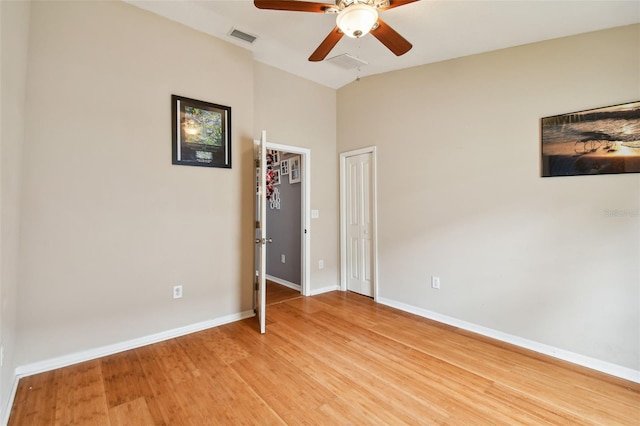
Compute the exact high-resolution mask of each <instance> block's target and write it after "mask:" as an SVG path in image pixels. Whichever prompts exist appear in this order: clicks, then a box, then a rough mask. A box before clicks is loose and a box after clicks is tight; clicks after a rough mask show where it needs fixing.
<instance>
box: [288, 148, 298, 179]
mask: <svg viewBox="0 0 640 426" xmlns="http://www.w3.org/2000/svg"><path fill="white" fill-rule="evenodd" d="M299 182H300V156H299V155H296V156H295V157H291V158H289V183H290V184H291V183H299Z"/></svg>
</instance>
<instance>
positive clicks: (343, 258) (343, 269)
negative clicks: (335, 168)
mask: <svg viewBox="0 0 640 426" xmlns="http://www.w3.org/2000/svg"><path fill="white" fill-rule="evenodd" d="M361 154H371V164H372V167H371V192H372V194H371V199H372V200H371V203H372V205H373V206H372V209H371V212H372V213H371V215H372V217H371V228H372V229H371V269H372V271H371V280H372V286H373V300H375V301H377V300H378V178H377V156H376V147H375V146H368V147H365V148H360V149H356V150H353V151H346V152H342V153H340V290H341V291H347V203H346V196H347V191H346V177H345V171H346V163H347V158H349V157H355V156H357V155H361Z"/></svg>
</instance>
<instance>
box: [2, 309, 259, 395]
mask: <svg viewBox="0 0 640 426" xmlns="http://www.w3.org/2000/svg"><path fill="white" fill-rule="evenodd" d="M253 316H255V313H254V312H253V311H245V312H240V313H237V314H231V315H225V316H223V317H220V318H215V319H212V320H207V321H202V322H198V323H195V324H191V325H187V326H184V327H178V328H174V329H171V330H167V331H162V332H160V333H155V334H151V335H148V336H143V337H138V338H136V339H132V340H127V341H125V342H120V343H114V344H113V345H107V346H102V347H99V348H95V349H89V350H86V351H81V352H76V353H73V354H69V355H63V356H60V357H56V358H51V359H47V360H44V361H39V362H34V363H32V364H27V365H22V366H19V367H17V368H16V372H15V375H16V377H17V378H18V379H19V378H21V377H25V376H31V375H33V374H38V373H43V372H45V371H50V370H54V369H56V368H62V367H67V366H69V365H73V364H78V363H80V362H85V361H90V360H92V359H96V358H100V357H103V356H107V355H113V354H116V353H118V352H124V351H128V350H130V349H135V348H139V347H142V346H146V345H150V344H153V343H158V342H162V341H164V340H169V339H173V338H175V337H180V336H184V335H186V334H191V333H195V332H198V331H202V330H206V329H208V328H213V327H218V326H220V325H224V324H228V323H231V322H235V321H240V320H243V319H245V318H250V317H253ZM16 381H17V380H16ZM12 398H13V397H12Z"/></svg>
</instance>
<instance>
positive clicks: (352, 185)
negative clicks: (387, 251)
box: [345, 152, 373, 296]
mask: <svg viewBox="0 0 640 426" xmlns="http://www.w3.org/2000/svg"><path fill="white" fill-rule="evenodd" d="M371 158H372V154H371V153H370V152H368V153H364V154H360V155H354V156H352V157H347V158H346V160H345V204H346V205H345V207H346V210H345V213H346V279H347V290H349V291H354V292H356V293H360V294H364V295H365V296H373V288H372V285H371V275H372V241H371V232H372V209H373V203H372V201H373V196H372V161H371Z"/></svg>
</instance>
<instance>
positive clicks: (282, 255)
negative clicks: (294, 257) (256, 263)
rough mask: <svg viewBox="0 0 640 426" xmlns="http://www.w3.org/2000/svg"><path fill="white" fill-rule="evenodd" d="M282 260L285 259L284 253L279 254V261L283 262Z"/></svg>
mask: <svg viewBox="0 0 640 426" xmlns="http://www.w3.org/2000/svg"><path fill="white" fill-rule="evenodd" d="M284 260H285V257H284V254H281V255H280V262H282V263H284Z"/></svg>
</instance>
